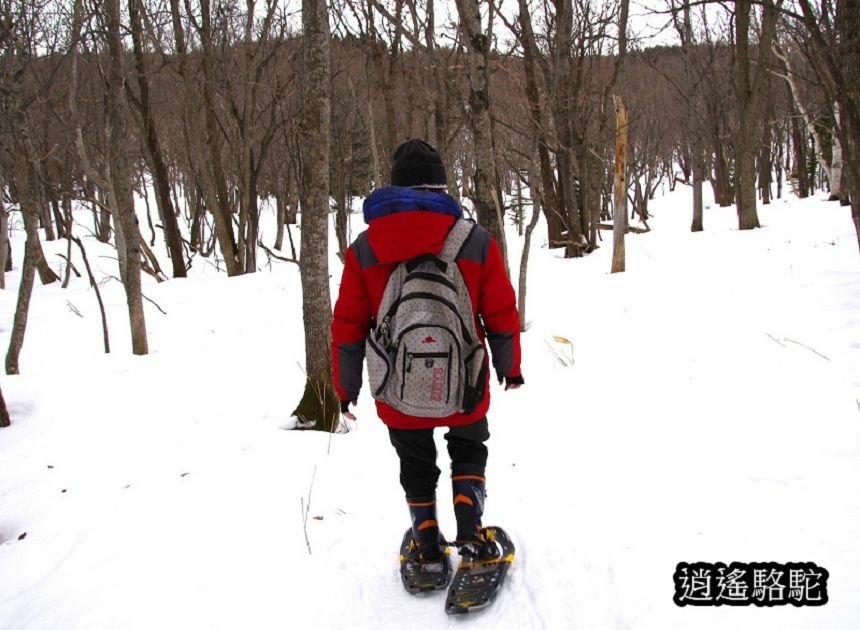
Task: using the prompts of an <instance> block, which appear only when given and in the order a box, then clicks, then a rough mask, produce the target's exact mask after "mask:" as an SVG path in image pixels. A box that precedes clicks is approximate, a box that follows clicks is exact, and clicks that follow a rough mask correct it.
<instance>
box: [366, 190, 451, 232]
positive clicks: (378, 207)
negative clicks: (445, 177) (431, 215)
mask: <svg viewBox="0 0 860 630" xmlns="http://www.w3.org/2000/svg"><path fill="white" fill-rule="evenodd" d="M414 210H427V211H429V212H436V213H438V214H447V215H450V216H452V217H456V218H458V219H459V218H461V217H462V216H463V209H462V208H460V204H458V203H457V201H456V200H455V199H454V198H453V197H452V196H450V195H448V194H447V193H437V192H428V191H426V190H415V189H413V188H400V187H399V186H388V187H386V188H379V189H377V190H374V191H373V192H372V193H371V194H370V196H369V197H368V198H367V199H365V200H364V222H365V223H370V222H371V221H373V220H374V219H378V218H379V217H385V216H388V215H389V214H394V213H395V212H409V211H414Z"/></svg>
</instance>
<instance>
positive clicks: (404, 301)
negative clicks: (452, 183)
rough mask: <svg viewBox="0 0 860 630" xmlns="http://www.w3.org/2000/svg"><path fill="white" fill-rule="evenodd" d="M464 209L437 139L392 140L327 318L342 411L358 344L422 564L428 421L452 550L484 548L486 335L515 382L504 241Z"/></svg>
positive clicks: (429, 546) (432, 532) (432, 507)
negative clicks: (443, 458) (387, 181)
mask: <svg viewBox="0 0 860 630" xmlns="http://www.w3.org/2000/svg"><path fill="white" fill-rule="evenodd" d="M462 217H463V211H462V209H461V207H460V205H459V204H458V203H457V201H456V200H455V199H454V198H453V197H451V196H449V195H448V194H447V179H446V174H445V168H444V165H443V162H442V159H441V156H440V155H439V153H438V152H437V151H436V149H434V148H433V147H432V146H430V145H429V144H427V143H426V142H423V141H422V140H409V141H407V142H405V143H403V144H402V145H401V146H400V147H398V149H397V151H396V152H395V153H394V162H393V167H392V170H391V186H388V187H384V188H380V189H377V190H375V191H374V192H373V193H372V194H371V195H370V196H369V197H368V198H367V199H366V200H365V202H364V219H365V222H366V223H367V224H368V228H367V230H366V231H364V232H362V233H361V234H360V235H359V236H358V237H357V238H356V239H355V241H354V242H353V243H352V245H351V246H350V247H349V249H348V250H347V253H346V258H345V264H344V270H343V277H342V280H341V285H340V292H339V295H338V299H337V303H336V304H335V308H334V320H333V323H332V358H333V370H334V375H333V376H334V384H335V389H336V391H337V393H338V396H339V398H340V401H341V411H342V413H343V415H344V416H345V417H347V418H350V419H352V420H354V419H355V416H354V415H353V414H352V413H351V412H350V411H349V405H350V404H352V405H354V404H356V401H357V399H358V396H359V390H360V389H361V385H362V365H363V362H364V360H365V356H367V361H368V372H369V376H370V381H371V383H370V385H371V391H372V394H373V396H374V398H376V410H377V414H378V415H379V417H380V419H381V420H382V421H383V422H384V423H385V424H386V425H387V427H388V431H389V434H390V439H391V443H392V445H393V446H394V448H395V449H396V451H397V454H398V456H399V459H400V483H401V485H402V486H403V490H404V492H405V494H406V502H407V504H408V507H409V512H410V516H411V521H412V526H411V536H410V537H411V540H410V541H409V549H410V551H411V552H413V556H412V558H413V559H414V560H415V561H416V562H420V563H423V564H427V565H428V566H430V565H435V564H439V561H440V557H443V556H444V553H443V552H444V546H443V542H444V539H443V538H442V537H441V534H440V532H439V525H438V521H437V517H436V486H437V482H438V479H439V475H440V470H439V468H438V467H437V465H436V445H435V442H434V440H433V430H434V428H437V427H448V428H449V429H448V431H447V433H446V434H445V439H446V440H447V445H448V453H449V455H450V458H451V481H452V485H453V497H454V513H455V516H456V520H457V538H456V542H455V544H456V545H457V546H458V548H459V550H460V554H461V556H462V555H463V554H474V555H480V554H481V553H484V552H489V550H488V543H487V541H486V540H485V537H484V536H483V530H482V524H481V518H482V515H483V511H484V498H485V475H484V472H485V467H486V463H487V446H486V444H485V442H486V441H487V439H488V438H489V437H490V433H489V430H488V426H487V411H488V409H489V406H490V393H489V361H488V357H487V352H486V345H485V340H486V341H487V342H489V347H490V350H491V352H492V364H493V367H494V368H495V372H496V376H497V378H498V380H499V382H500V383H502V382H504V384H505V389H506V390H507V389H514V388H517V387H519V386H521V385H522V384H523V383H524V381H523V376H522V373H521V371H520V318H519V314H518V312H517V307H516V297H515V295H514V290H513V287H512V286H511V282H510V280H509V279H508V276H507V274H506V272H505V265H504V261H503V258H502V252H501V249H500V247H499V245H498V243H497V242H496V240H495V239H494V238H493V236H492V235H491V234H490V233H489V232H488V231H487V230H485V229H484V228H482V227H480V226H477V225H475V224H474V223H472V222H470V221H467V220H464V219H463V218H462ZM451 263H453V265H452V264H451ZM454 266H455V267H456V268H453V267H454ZM434 318H441V319H434ZM445 318H447V319H445ZM440 322H441V323H440ZM445 322H450V323H449V324H446V323H445ZM408 535H409V532H407V536H408ZM440 541H441V542H440Z"/></svg>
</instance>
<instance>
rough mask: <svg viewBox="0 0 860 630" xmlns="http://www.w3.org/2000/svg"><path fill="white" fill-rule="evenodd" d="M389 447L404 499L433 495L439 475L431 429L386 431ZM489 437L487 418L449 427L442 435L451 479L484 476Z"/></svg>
mask: <svg viewBox="0 0 860 630" xmlns="http://www.w3.org/2000/svg"><path fill="white" fill-rule="evenodd" d="M388 433H389V435H390V437H391V444H392V445H393V446H394V448H395V449H396V450H397V455H398V456H399V457H400V485H401V486H403V490H404V491H405V492H406V496H407V497H408V498H411V497H428V496H431V495H434V494H435V493H436V484H437V482H438V481H439V475H440V474H441V471H440V470H439V467H438V466H436V442H434V441H433V429H393V428H391V427H389V428H388ZM489 437H490V431H489V428H488V426H487V418H486V417H484V418H481V419H480V420H476V421H475V422H473V423H471V424H466V425H463V426H458V427H451V428H450V429H449V430H448V433H446V434H445V440H446V441H447V442H448V455H449V456H450V457H451V476H452V477H456V476H460V475H478V476H480V477H483V476H484V469H485V468H486V466H487V447H486V445H485V444H484V442H486V441H487V440H488V439H489Z"/></svg>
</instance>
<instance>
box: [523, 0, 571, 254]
mask: <svg viewBox="0 0 860 630" xmlns="http://www.w3.org/2000/svg"><path fill="white" fill-rule="evenodd" d="M519 22H520V27H521V31H520V42H521V43H522V46H523V71H524V73H525V80H526V88H525V92H526V98H527V99H528V103H529V113H530V114H531V122H532V133H533V134H534V137H535V139H536V140H537V154H538V164H539V165H540V177H541V181H542V184H541V186H540V188H541V191H542V197H543V202H542V203H541V204H539V206H542V207H543V212H544V214H545V215H546V224H547V242H548V243H549V247H550V248H555V247H562V246H563V243H562V238H563V237H562V230H563V223H562V221H561V212H560V209H559V201H558V194H557V192H556V181H555V175H554V174H553V167H552V162H551V160H550V155H549V148H548V147H547V138H546V131H545V129H544V116H543V111H542V108H541V103H540V91H539V88H538V79H537V77H538V72H537V58H538V55H539V52H538V48H537V43H536V41H535V34H534V28H533V27H532V20H531V15H530V13H529V7H528V3H527V0H519ZM529 181H530V182H531V185H532V189H533V190H534V189H536V188H537V180H534V179H531V178H530V179H529Z"/></svg>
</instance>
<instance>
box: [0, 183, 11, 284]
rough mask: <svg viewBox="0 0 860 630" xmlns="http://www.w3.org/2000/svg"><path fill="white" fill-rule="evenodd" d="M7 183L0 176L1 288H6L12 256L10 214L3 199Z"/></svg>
mask: <svg viewBox="0 0 860 630" xmlns="http://www.w3.org/2000/svg"><path fill="white" fill-rule="evenodd" d="M5 185H6V182H5V181H4V180H3V178H2V177H0V289H5V288H6V261H7V260H9V258H10V251H9V215H8V214H7V213H6V203H5V202H4V200H3V188H4V186H5Z"/></svg>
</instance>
